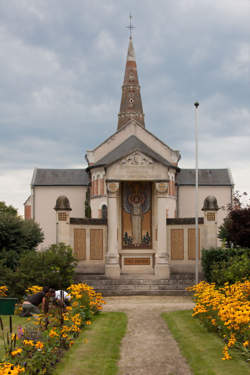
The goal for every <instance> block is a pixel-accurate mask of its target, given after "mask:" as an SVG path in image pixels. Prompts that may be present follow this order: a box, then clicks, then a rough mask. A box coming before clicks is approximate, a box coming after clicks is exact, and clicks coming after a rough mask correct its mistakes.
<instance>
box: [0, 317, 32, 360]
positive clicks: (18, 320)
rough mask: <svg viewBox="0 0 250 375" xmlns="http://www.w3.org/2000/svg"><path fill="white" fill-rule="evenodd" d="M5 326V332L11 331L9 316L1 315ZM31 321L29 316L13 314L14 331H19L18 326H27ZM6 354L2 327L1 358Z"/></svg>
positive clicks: (0, 333) (0, 334)
mask: <svg viewBox="0 0 250 375" xmlns="http://www.w3.org/2000/svg"><path fill="white" fill-rule="evenodd" d="M1 318H2V321H3V326H4V332H5V333H6V332H8V331H9V317H8V316H1ZM28 323H29V320H28V319H27V318H21V317H20V316H17V315H13V316H12V330H13V332H14V333H16V332H17V327H18V326H22V327H25V325H27V324H28ZM3 355H4V344H3V335H2V330H1V329H0V359H1V358H3Z"/></svg>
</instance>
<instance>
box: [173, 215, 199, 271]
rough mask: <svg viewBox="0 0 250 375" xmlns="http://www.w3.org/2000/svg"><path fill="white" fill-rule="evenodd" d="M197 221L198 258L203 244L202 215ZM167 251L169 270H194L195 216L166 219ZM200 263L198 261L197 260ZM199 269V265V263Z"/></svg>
mask: <svg viewBox="0 0 250 375" xmlns="http://www.w3.org/2000/svg"><path fill="white" fill-rule="evenodd" d="M198 223H199V259H200V257H201V249H202V248H203V247H204V245H205V231H204V229H205V227H204V219H203V218H202V217H200V218H199V220H198ZM167 252H168V254H169V265H170V272H178V273H185V272H194V269H195V218H175V219H167ZM199 263H200V262H199ZM199 270H200V271H201V266H200V264H199Z"/></svg>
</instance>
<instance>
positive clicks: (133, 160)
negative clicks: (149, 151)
mask: <svg viewBox="0 0 250 375" xmlns="http://www.w3.org/2000/svg"><path fill="white" fill-rule="evenodd" d="M120 164H121V165H122V166H125V167H126V166H136V167H137V166H147V165H152V164H154V162H153V160H152V159H151V158H149V157H148V156H146V155H144V154H143V153H141V152H139V151H135V152H133V153H132V154H130V155H128V156H127V157H126V158H124V159H122V160H121V162H120Z"/></svg>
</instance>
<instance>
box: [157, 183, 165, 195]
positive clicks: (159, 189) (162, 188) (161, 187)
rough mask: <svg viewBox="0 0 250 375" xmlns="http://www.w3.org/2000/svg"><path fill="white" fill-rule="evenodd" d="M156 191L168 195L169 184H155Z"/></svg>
mask: <svg viewBox="0 0 250 375" xmlns="http://www.w3.org/2000/svg"><path fill="white" fill-rule="evenodd" d="M155 187H156V191H157V192H158V193H167V191H168V183H167V182H157V183H156V184H155Z"/></svg>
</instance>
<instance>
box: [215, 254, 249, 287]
mask: <svg viewBox="0 0 250 375" xmlns="http://www.w3.org/2000/svg"><path fill="white" fill-rule="evenodd" d="M249 276H250V258H249V256H248V255H247V253H244V254H241V255H234V256H231V257H229V258H228V259H227V260H224V261H222V262H220V263H215V264H214V265H213V266H212V269H211V279H212V282H215V283H216V285H218V286H223V285H224V284H225V283H229V284H234V283H235V282H237V281H243V280H244V279H247V278H249Z"/></svg>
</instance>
